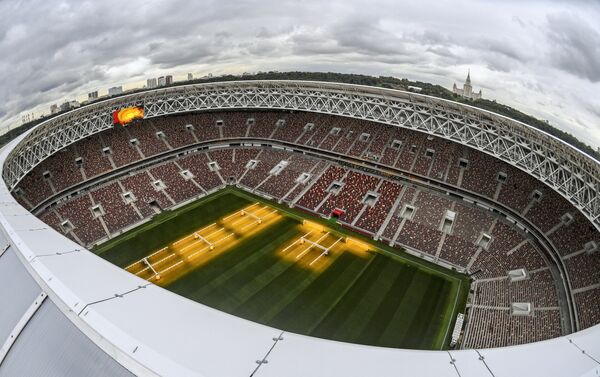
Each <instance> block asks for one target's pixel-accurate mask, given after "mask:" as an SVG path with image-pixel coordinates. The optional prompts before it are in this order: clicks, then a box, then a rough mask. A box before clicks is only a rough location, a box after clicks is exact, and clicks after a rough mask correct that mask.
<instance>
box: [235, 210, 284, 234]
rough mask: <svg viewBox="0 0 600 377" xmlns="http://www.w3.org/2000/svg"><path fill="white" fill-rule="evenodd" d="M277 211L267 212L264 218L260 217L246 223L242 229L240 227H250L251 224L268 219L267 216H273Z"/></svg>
mask: <svg viewBox="0 0 600 377" xmlns="http://www.w3.org/2000/svg"><path fill="white" fill-rule="evenodd" d="M274 213H277V210H273V211H272V212H269V213H267V214H266V215H264V216H263V217H262V218H260V217H259V218H258V220H254V221H253V222H252V223H251V224H248V225H244V226H243V227H242V229H240V230H241V231H243V230H245V229H246V228H248V227H249V226H252V225H255V224H256V223H258V222H259V221H262V220H264V219H266V218H267V217H269V216H271V215H272V214H274Z"/></svg>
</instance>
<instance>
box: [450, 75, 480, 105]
mask: <svg viewBox="0 0 600 377" xmlns="http://www.w3.org/2000/svg"><path fill="white" fill-rule="evenodd" d="M452 92H453V93H454V94H458V95H459V96H462V97H464V98H468V99H471V100H476V99H481V89H479V92H474V91H473V87H472V86H471V70H469V73H467V79H466V80H465V85H464V86H463V87H462V88H459V87H458V86H456V83H454V86H453V87H452Z"/></svg>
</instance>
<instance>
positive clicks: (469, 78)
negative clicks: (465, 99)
mask: <svg viewBox="0 0 600 377" xmlns="http://www.w3.org/2000/svg"><path fill="white" fill-rule="evenodd" d="M466 83H467V84H469V85H471V68H469V71H468V73H467V81H466Z"/></svg>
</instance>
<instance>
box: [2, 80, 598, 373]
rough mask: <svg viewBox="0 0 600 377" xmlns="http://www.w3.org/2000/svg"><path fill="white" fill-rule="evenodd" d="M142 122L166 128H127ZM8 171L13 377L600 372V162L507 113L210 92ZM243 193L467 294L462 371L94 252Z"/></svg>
mask: <svg viewBox="0 0 600 377" xmlns="http://www.w3.org/2000/svg"><path fill="white" fill-rule="evenodd" d="M129 107H139V108H140V109H143V113H144V119H142V120H136V121H135V122H134V124H130V125H128V126H126V127H125V126H121V125H117V126H115V125H114V124H113V113H114V112H115V111H116V110H119V109H124V108H129ZM0 160H1V162H2V166H3V170H2V178H3V179H2V180H1V182H0V202H1V206H0V224H1V226H0V228H1V229H0V302H2V310H0V339H2V341H0V342H2V343H3V346H2V348H0V377H2V376H16V375H27V376H38V375H40V376H42V375H43V376H59V375H60V376H98V375H111V376H131V375H139V376H342V375H343V376H365V375H377V376H397V375H399V374H400V373H402V374H406V375H411V376H462V377H465V376H488V375H489V376H521V375H524V374H525V373H526V374H527V375H528V376H557V377H558V376H560V377H563V376H594V375H597V373H599V372H600V363H599V360H600V325H598V324H599V323H600V250H599V248H600V196H599V190H600V164H599V163H598V161H596V160H594V159H593V158H591V157H589V156H587V155H585V154H584V153H582V152H580V151H578V150H576V149H574V148H572V147H570V146H568V145H566V144H564V143H563V142H562V141H560V140H558V139H556V138H554V137H552V136H550V135H548V134H545V133H543V132H542V131H539V130H536V129H533V128H531V127H529V126H527V125H525V124H522V123H519V122H516V121H513V120H510V119H507V118H505V117H502V116H500V115H496V114H493V113H489V112H486V111H483V110H480V109H476V108H472V107H469V106H466V105H462V104H458V103H454V102H451V101H446V100H442V99H438V98H432V97H427V96H422V95H418V94H414V93H407V92H401V91H395V90H389V89H380V88H372V87H364V86H357V85H348V84H338V83H322V82H302V81H244V82H223V83H212V84H196V85H188V86H179V87H173V88H166V89H159V90H149V91H144V92H140V93H136V94H131V95H125V96H121V97H116V98H111V99H108V100H104V101H100V102H96V103H93V104H90V105H87V106H84V107H82V108H79V109H77V110H73V111H71V112H68V113H65V114H62V115H59V116H58V117H55V118H52V119H50V120H48V121H46V122H44V123H42V124H40V125H38V126H36V127H35V128H33V129H32V130H30V131H28V132H27V133H25V134H23V135H21V136H19V137H18V138H17V139H15V140H13V141H12V142H11V143H9V144H8V145H7V146H5V147H4V148H3V149H2V151H1V153H0ZM282 162H284V163H282ZM234 186H235V187H237V189H239V190H242V191H246V192H249V193H251V194H252V195H256V196H258V197H261V198H264V199H265V200H267V201H270V202H272V203H274V204H273V205H274V206H275V205H279V206H281V207H278V208H283V207H287V208H294V209H296V210H301V211H304V212H305V213H308V214H312V215H314V216H316V217H317V218H318V217H327V218H328V217H330V216H332V213H333V212H334V211H336V210H337V211H340V212H337V213H336V216H338V217H339V218H338V219H337V220H338V224H341V225H342V227H344V228H345V229H348V230H349V231H353V232H355V233H358V234H361V235H362V236H363V237H367V238H372V239H375V240H377V241H378V242H380V243H381V244H385V245H388V246H389V249H390V250H400V249H402V250H403V251H402V253H407V254H409V255H412V256H416V257H418V258H419V259H418V260H423V261H425V262H423V263H429V264H431V265H435V266H436V268H440V269H447V270H448V271H451V272H452V273H456V274H461V275H463V276H467V277H468V278H469V280H470V283H471V286H470V290H469V292H468V301H467V304H466V308H464V309H463V312H462V313H461V316H462V314H464V322H463V323H461V322H459V326H458V327H457V329H456V331H455V333H454V334H451V333H452V330H453V329H454V327H452V326H450V324H448V329H449V331H447V333H448V334H447V337H446V338H444V344H443V346H442V347H441V348H443V349H444V350H440V351H433V350H415V349H402V348H391V347H376V346H370V345H365V344H358V343H363V342H357V343H351V342H340V341H336V340H331V339H323V338H319V337H315V336H307V335H303V334H300V333H295V332H293V331H287V329H286V328H278V327H277V326H274V327H273V326H270V325H269V326H268V325H265V324H261V323H257V322H255V321H250V320H247V319H244V318H240V317H238V316H236V315H231V314H228V313H225V312H223V311H220V310H217V309H215V308H213V307H210V306H206V305H203V304H201V303H198V302H194V301H192V300H190V299H187V298H185V297H182V296H180V295H177V294H176V293H173V292H171V291H169V290H167V289H165V288H163V287H161V286H160V284H158V281H157V280H152V279H151V278H142V277H141V276H138V275H136V274H133V273H130V272H128V271H125V270H124V269H123V268H121V267H124V266H117V265H115V264H113V263H110V262H109V261H107V260H105V259H103V258H101V257H99V256H98V255H96V254H94V253H93V252H92V251H89V250H90V249H94V250H97V249H98V248H99V247H101V246H102V244H104V243H106V242H107V241H109V240H112V239H113V238H115V237H117V236H119V235H120V234H122V233H123V232H125V231H126V230H129V229H133V228H135V227H136V226H138V225H140V224H143V223H145V222H147V221H148V220H150V219H151V218H152V217H153V216H155V215H156V214H157V213H161V212H168V211H171V210H173V209H176V208H181V207H183V206H184V205H186V204H188V203H190V202H194V201H196V200H197V199H198V198H201V197H205V196H208V195H210V194H212V193H215V192H217V191H219V190H221V189H223V188H225V187H234ZM197 237H199V238H200V239H201V237H200V236H198V235H197ZM386 247H387V246H386ZM399 252H400V251H399ZM146 262H147V261H146ZM150 266H152V263H150ZM234 314H235V313H234ZM461 321H462V320H461ZM455 323H456V317H455V316H454V317H453V318H452V319H451V324H452V325H453V326H454V325H455ZM461 325H462V326H461ZM451 338H452V339H453V340H454V342H453V344H452V347H449V346H448V344H449V343H450V341H451ZM332 339H335V337H333V338H332ZM454 343H456V344H454ZM409 348H412V347H409ZM415 348H418V347H415Z"/></svg>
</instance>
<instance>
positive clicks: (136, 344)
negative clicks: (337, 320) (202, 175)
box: [0, 135, 600, 377]
mask: <svg viewBox="0 0 600 377" xmlns="http://www.w3.org/2000/svg"><path fill="white" fill-rule="evenodd" d="M23 137H26V136H25V135H22V137H20V138H18V139H16V140H14V141H13V142H11V143H10V144H9V145H8V146H6V147H5V148H3V149H2V150H1V151H0V163H3V162H4V161H5V159H6V157H7V155H8V154H9V152H10V151H11V150H12V148H13V147H14V146H15V145H17V144H18V143H19V142H20V141H21V139H22V138H23ZM0 202H1V203H2V206H0V226H1V227H2V231H3V233H4V234H5V235H6V236H7V237H8V238H9V243H10V245H11V249H12V250H14V251H15V252H16V253H17V254H18V255H19V259H20V261H21V263H23V265H24V266H25V267H26V269H27V271H28V272H29V273H30V274H31V276H32V277H33V278H34V279H35V280H36V281H37V282H38V284H39V285H40V286H41V287H42V290H43V291H45V292H46V293H47V294H48V297H49V298H50V300H52V302H54V303H55V304H56V306H57V307H58V308H60V310H61V311H62V312H63V313H64V314H65V316H66V318H68V320H70V321H72V322H73V324H75V325H76V326H77V328H78V329H80V330H81V331H82V333H83V334H85V335H86V336H87V337H88V338H89V339H90V340H91V341H92V342H94V343H95V344H96V345H98V346H99V347H100V348H101V349H102V350H104V352H106V353H107V354H108V355H110V356H111V357H112V358H113V359H115V360H116V361H117V362H119V363H120V364H121V365H123V366H124V367H125V368H127V369H128V370H130V371H132V372H133V373H136V374H138V375H140V376H157V375H160V376H210V377H215V376H249V375H251V374H252V373H254V375H255V376H257V377H263V376H264V377H267V376H282V375H285V376H298V377H300V376H302V377H306V376H322V375H331V376H333V375H344V376H350V377H353V376H356V377H359V376H364V375H377V376H382V377H387V376H390V377H391V376H397V375H398V374H399V373H400V372H402V373H404V374H410V375H414V376H439V377H456V376H458V375H460V376H461V377H475V376H477V377H479V376H487V375H490V376H491V375H495V376H509V375H515V376H517V375H523V373H525V372H524V371H527V374H528V375H529V376H534V377H535V376H540V377H541V376H544V377H587V376H590V375H594V373H598V372H599V371H600V363H599V362H598V361H597V360H600V325H598V326H595V327H592V328H590V329H587V330H584V331H580V332H578V333H575V334H571V335H569V336H565V337H560V338H555V339H552V340H548V341H543V342H537V343H531V344H526V345H521V346H513V347H505V348H496V349H481V350H461V351H416V350H402V349H390V348H380V347H371V346H362V345H356V344H350V343H341V342H335V341H330V340H324V339H318V338H313V337H307V336H302V335H298V334H293V333H287V332H282V331H281V330H278V329H275V328H271V327H267V326H263V325H260V324H257V323H254V322H250V321H247V320H244V319H241V318H238V317H234V316H231V315H229V314H226V313H223V312H220V311H217V310H215V309H212V308H209V307H207V306H204V305H202V304H199V303H196V302H192V301H190V300H188V299H185V298H183V297H181V296H178V295H176V294H174V293H171V292H169V291H167V290H165V289H163V288H160V287H158V286H156V285H153V284H150V283H148V282H146V281H144V280H142V279H139V278H137V277H136V276H134V275H131V274H129V273H128V272H126V271H124V270H122V269H120V268H118V267H116V266H114V265H112V264H110V263H109V262H107V261H105V260H103V259H101V258H100V257H98V256H96V255H94V254H93V253H91V252H90V251H88V250H85V249H83V248H81V247H80V246H79V245H77V244H75V243H73V242H72V241H70V240H69V239H67V238H66V237H64V236H62V235H61V234H59V233H58V232H56V231H54V230H53V229H51V228H50V227H48V226H47V225H46V224H44V223H43V222H41V221H40V220H39V219H37V218H36V217H34V216H33V215H32V214H31V213H29V212H28V211H27V210H26V209H25V208H23V207H22V206H20V205H19V204H18V203H17V202H16V201H15V199H14V198H13V197H12V196H11V194H10V192H9V189H8V187H7V186H6V184H5V182H4V181H3V180H2V181H0ZM0 258H2V257H0ZM2 289H15V288H14V287H10V286H0V290H2ZM2 304H3V305H10V303H4V302H3V303H2ZM26 326H27V325H26ZM3 341H4V340H3V339H0V342H3ZM17 341H18V339H17ZM43 341H44V339H43V338H42V339H40V342H43ZM8 352H10V350H9V351H8ZM44 356H45V357H57V358H58V357H59V355H44ZM265 361H266V362H265ZM82 367H85V366H82ZM1 372H2V365H1V364H0V373H1Z"/></svg>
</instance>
